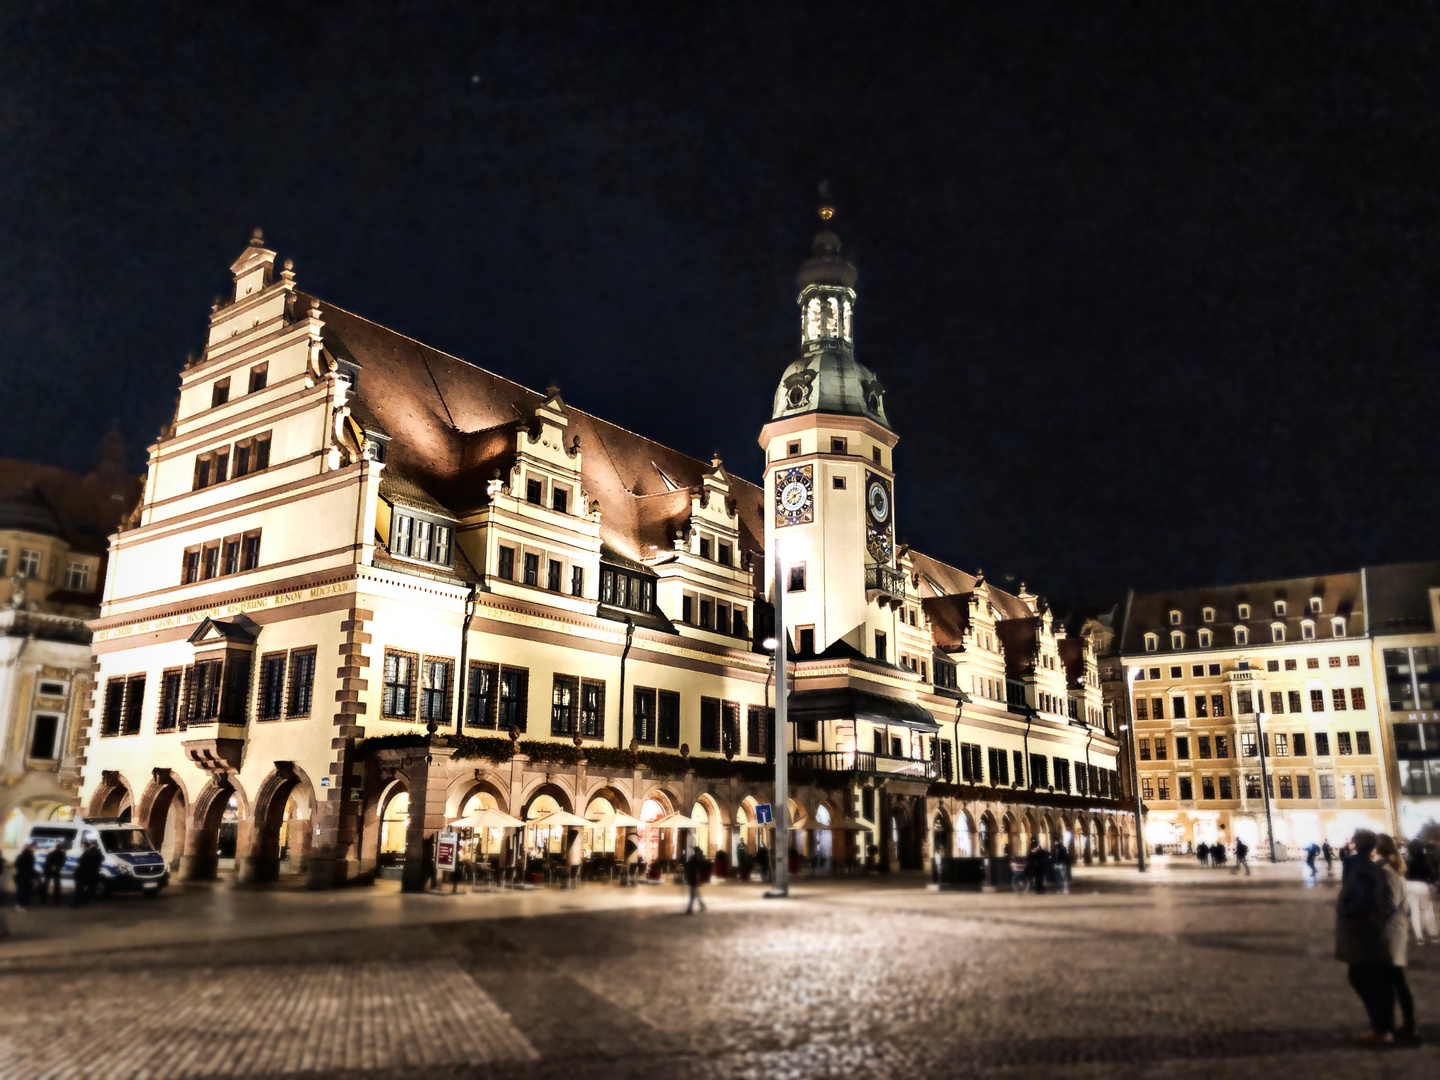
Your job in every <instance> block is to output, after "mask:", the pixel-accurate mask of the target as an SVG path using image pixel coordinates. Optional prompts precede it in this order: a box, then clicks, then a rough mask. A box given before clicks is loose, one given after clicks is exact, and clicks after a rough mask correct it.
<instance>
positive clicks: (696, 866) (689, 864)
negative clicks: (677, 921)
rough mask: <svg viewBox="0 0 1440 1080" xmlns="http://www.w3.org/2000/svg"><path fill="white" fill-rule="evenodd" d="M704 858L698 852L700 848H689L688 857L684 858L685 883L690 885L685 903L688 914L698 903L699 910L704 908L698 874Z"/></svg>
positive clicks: (701, 868)
mask: <svg viewBox="0 0 1440 1080" xmlns="http://www.w3.org/2000/svg"><path fill="white" fill-rule="evenodd" d="M704 864H705V860H704V858H703V857H702V856H701V854H700V849H699V848H698V847H697V848H691V849H690V857H689V858H688V859H686V860H685V884H686V885H688V886H690V902H689V903H688V904H686V905H685V914H686V915H689V914H691V913H692V912H693V911H694V910H695V905H696V904H697V903H698V904H699V905H700V910H701V911H704V910H705V901H704V900H703V899H701V897H700V875H701V871H702V870H703V869H704Z"/></svg>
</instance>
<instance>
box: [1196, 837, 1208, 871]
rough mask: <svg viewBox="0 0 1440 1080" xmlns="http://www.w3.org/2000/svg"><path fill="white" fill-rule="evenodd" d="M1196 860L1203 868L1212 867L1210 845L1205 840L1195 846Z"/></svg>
mask: <svg viewBox="0 0 1440 1080" xmlns="http://www.w3.org/2000/svg"><path fill="white" fill-rule="evenodd" d="M1195 859H1196V861H1197V862H1199V863H1200V865H1201V866H1209V865H1210V845H1209V844H1207V843H1205V841H1203V840H1202V841H1200V843H1198V844H1196V845H1195Z"/></svg>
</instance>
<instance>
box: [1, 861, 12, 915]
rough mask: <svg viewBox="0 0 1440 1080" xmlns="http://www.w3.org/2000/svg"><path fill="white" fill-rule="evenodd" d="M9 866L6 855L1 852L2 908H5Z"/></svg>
mask: <svg viewBox="0 0 1440 1080" xmlns="http://www.w3.org/2000/svg"><path fill="white" fill-rule="evenodd" d="M9 866H10V864H9V863H8V862H6V861H5V853H4V852H3V851H0V907H4V906H5V871H6V869H8V868H9Z"/></svg>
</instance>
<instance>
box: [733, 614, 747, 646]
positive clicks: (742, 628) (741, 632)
mask: <svg viewBox="0 0 1440 1080" xmlns="http://www.w3.org/2000/svg"><path fill="white" fill-rule="evenodd" d="M733 622H734V633H735V636H736V637H738V638H743V637H746V636H748V634H749V630H748V629H747V627H746V625H745V609H744V608H738V607H737V608H736V609H735V613H734V620H733Z"/></svg>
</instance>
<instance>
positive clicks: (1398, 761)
mask: <svg viewBox="0 0 1440 1080" xmlns="http://www.w3.org/2000/svg"><path fill="white" fill-rule="evenodd" d="M1360 573H1361V579H1362V582H1363V585H1364V594H1365V600H1366V611H1367V614H1368V618H1367V624H1368V626H1369V632H1370V637H1371V640H1372V641H1373V643H1374V653H1373V657H1372V661H1371V662H1372V664H1373V665H1374V669H1375V672H1376V674H1377V675H1379V674H1381V673H1382V672H1383V674H1384V681H1383V682H1382V683H1381V685H1380V686H1379V687H1377V691H1378V692H1377V693H1376V695H1375V698H1376V701H1377V702H1378V704H1379V709H1380V736H1381V739H1382V740H1383V742H1384V744H1385V757H1386V761H1387V762H1388V765H1389V778H1390V789H1391V791H1392V792H1393V793H1394V802H1395V824H1394V827H1395V828H1396V830H1398V831H1397V834H1396V835H1398V836H1402V837H1407V838H1410V837H1415V836H1418V835H1419V834H1420V832H1421V830H1422V829H1424V828H1425V827H1426V826H1435V825H1440V563H1433V562H1430V563H1407V564H1403V565H1398V566H1377V567H1374V568H1370V569H1366V570H1362V571H1361V572H1360Z"/></svg>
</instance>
